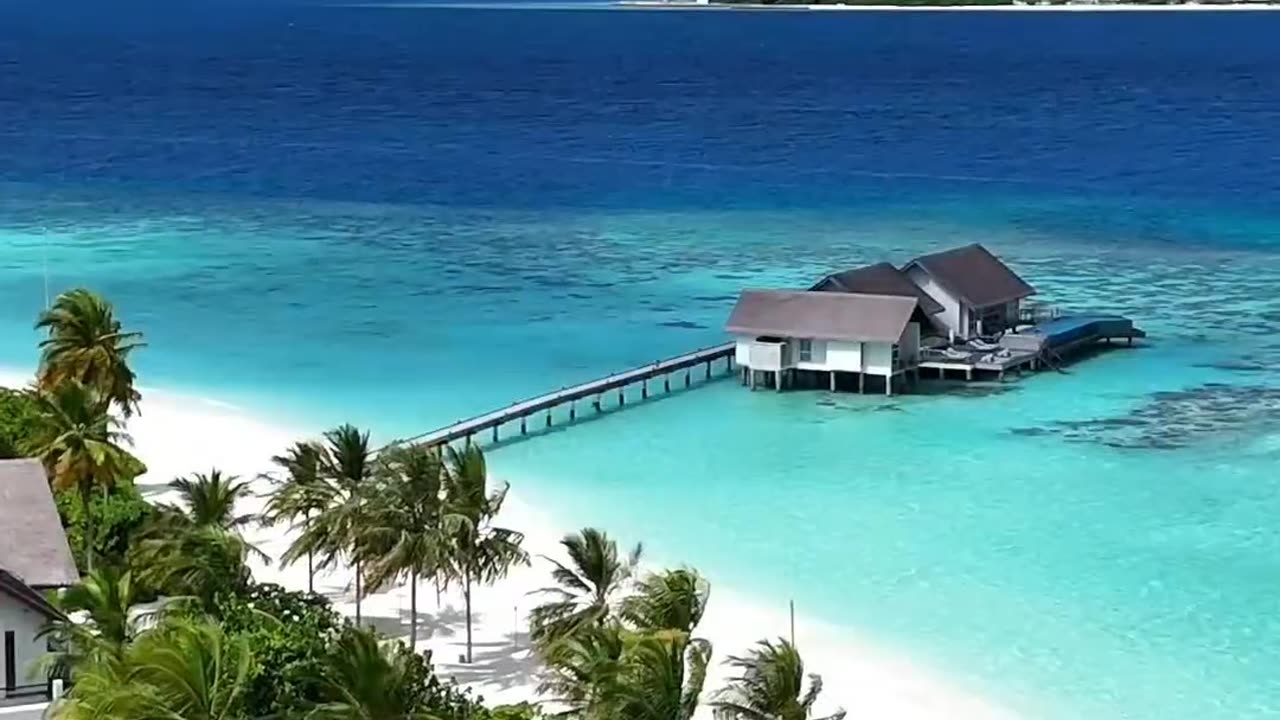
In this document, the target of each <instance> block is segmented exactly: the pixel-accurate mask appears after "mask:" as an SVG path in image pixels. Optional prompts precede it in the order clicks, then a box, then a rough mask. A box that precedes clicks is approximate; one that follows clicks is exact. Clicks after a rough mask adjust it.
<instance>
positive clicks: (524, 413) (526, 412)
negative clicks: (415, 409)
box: [393, 343, 734, 447]
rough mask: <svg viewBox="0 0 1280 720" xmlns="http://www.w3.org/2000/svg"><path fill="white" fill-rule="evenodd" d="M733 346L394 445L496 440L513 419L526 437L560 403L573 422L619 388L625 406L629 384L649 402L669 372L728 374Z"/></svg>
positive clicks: (556, 393) (687, 376) (667, 385)
mask: <svg viewBox="0 0 1280 720" xmlns="http://www.w3.org/2000/svg"><path fill="white" fill-rule="evenodd" d="M733 354H734V344H733V343H725V344H724V345H715V346H713V347H708V348H702V349H700V350H694V351H693V352H689V353H685V354H683V355H677V356H676V357H673V358H668V359H666V360H660V361H658V362H655V363H652V364H649V365H643V366H640V367H637V368H632V369H630V370H624V371H623V372H619V373H614V374H612V375H607V376H605V377H602V378H599V379H597V380H591V381H589V382H584V383H581V384H579V385H574V386H572V387H566V388H561V389H559V390H553V391H552V392H549V393H546V394H544V395H539V396H537V397H532V398H529V399H528V400H521V401H519V402H515V403H512V404H511V405H508V406H507V407H504V408H501V409H499V410H493V411H491V412H487V413H484V414H483V415H477V416H475V417H472V418H468V419H466V420H459V421H458V422H455V423H453V424H451V425H446V426H444V427H442V428H439V429H437V430H432V431H431V432H428V433H423V434H422V435H417V436H415V437H411V438H406V439H403V440H397V441H396V442H395V443H393V444H413V445H426V446H427V447H432V446H438V445H446V444H448V443H451V442H454V441H456V440H464V441H467V442H471V441H472V440H473V438H474V436H476V435H478V434H479V433H482V432H484V431H486V430H490V431H492V434H493V441H494V442H497V441H498V440H499V439H500V437H499V433H498V430H499V428H500V427H501V426H502V425H505V424H507V423H509V422H515V421H517V420H518V421H520V434H521V435H524V434H526V433H527V432H528V420H529V418H530V417H532V416H534V415H537V414H540V413H545V422H546V427H551V422H552V414H551V411H552V410H553V409H555V408H557V407H560V406H563V405H568V406H569V420H570V421H571V422H572V421H573V420H575V419H576V418H577V402H578V401H579V400H587V399H588V398H589V399H590V401H591V407H592V408H593V409H594V410H595V411H596V412H601V411H602V409H603V403H604V402H605V397H604V396H605V393H608V392H612V391H614V390H616V391H617V392H618V403H617V407H621V406H624V405H626V403H627V397H626V389H627V387H629V386H631V385H636V384H639V385H640V399H641V400H645V399H647V398H648V397H649V392H650V388H649V382H650V381H652V380H657V379H661V380H662V386H663V390H664V391H665V392H670V391H671V376H672V375H674V374H676V373H678V372H680V371H681V370H683V371H684V377H683V381H684V386H685V387H690V385H691V384H692V372H693V369H694V368H697V367H698V366H704V372H703V375H704V379H705V380H710V379H711V376H712V365H713V364H714V363H715V362H717V361H719V360H723V361H724V369H725V371H726V372H728V371H729V370H731V369H732V367H733Z"/></svg>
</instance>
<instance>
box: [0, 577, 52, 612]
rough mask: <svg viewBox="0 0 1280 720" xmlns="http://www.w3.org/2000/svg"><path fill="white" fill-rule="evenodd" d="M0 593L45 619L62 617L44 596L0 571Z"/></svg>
mask: <svg viewBox="0 0 1280 720" xmlns="http://www.w3.org/2000/svg"><path fill="white" fill-rule="evenodd" d="M0 593H2V594H5V595H8V596H9V597H11V598H13V599H14V600H17V601H18V602H20V603H22V604H23V605H26V606H27V607H29V608H31V609H32V610H35V611H36V612H39V613H40V614H42V615H44V616H45V617H47V618H50V619H52V618H57V617H63V614H62V611H61V610H59V609H58V608H56V607H54V605H53V603H51V602H49V600H48V599H47V598H46V597H45V596H44V595H42V594H41V593H40V592H39V591H37V590H33V589H32V588H31V586H29V585H27V584H26V583H24V582H22V581H21V580H19V579H18V578H16V577H14V575H13V574H12V573H10V572H7V571H5V570H0Z"/></svg>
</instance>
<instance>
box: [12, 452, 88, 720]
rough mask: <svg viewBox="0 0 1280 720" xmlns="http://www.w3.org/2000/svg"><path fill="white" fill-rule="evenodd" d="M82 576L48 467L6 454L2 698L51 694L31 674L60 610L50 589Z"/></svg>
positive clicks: (26, 697)
mask: <svg viewBox="0 0 1280 720" xmlns="http://www.w3.org/2000/svg"><path fill="white" fill-rule="evenodd" d="M79 579H80V576H79V573H78V572H77V571H76V564H75V562H74V560H72V557H71V549H70V547H69V546H68V545H67V537H66V535H65V533H64V532H63V530H62V521H61V520H60V519H59V517H58V510H57V507H56V506H55V505H54V502H53V494H52V493H51V492H50V491H49V481H48V479H47V478H46V477H45V472H44V468H43V467H42V466H41V465H40V463H39V462H38V461H36V460H0V643H2V645H0V704H6V701H8V702H14V701H22V700H24V699H28V700H32V699H34V700H46V699H47V697H48V686H47V683H45V682H44V681H43V680H40V679H33V678H32V676H31V670H32V668H33V667H34V666H35V665H36V663H37V662H38V661H39V660H40V658H41V657H43V656H44V654H45V652H47V650H48V648H47V647H46V642H45V639H44V638H42V637H39V633H40V630H41V628H43V627H44V625H45V623H47V622H48V621H49V620H50V619H51V618H54V617H57V616H58V610H57V609H56V608H54V607H53V605H52V604H50V603H49V601H48V600H47V599H46V598H45V595H44V592H45V591H47V590H50V589H54V588H61V587H67V586H69V585H74V584H75V583H76V582H78V581H79Z"/></svg>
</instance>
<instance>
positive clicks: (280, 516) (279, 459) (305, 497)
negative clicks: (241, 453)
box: [264, 442, 328, 593]
mask: <svg viewBox="0 0 1280 720" xmlns="http://www.w3.org/2000/svg"><path fill="white" fill-rule="evenodd" d="M323 452H324V450H323V448H321V447H320V445H318V444H317V443H314V442H298V443H295V444H294V445H293V447H291V448H289V449H288V450H287V451H285V454H283V455H276V456H275V457H273V458H271V462H273V463H275V464H276V465H278V466H279V467H280V468H281V469H283V470H284V471H285V473H286V478H285V479H284V481H283V482H282V483H281V484H280V486H279V487H278V488H277V489H276V490H275V492H273V493H272V495H271V499H270V500H269V501H268V502H267V508H266V512H265V513H264V516H265V519H266V520H267V522H269V523H277V522H290V523H296V522H297V521H298V520H299V518H301V520H302V528H303V529H304V530H305V529H306V528H308V527H309V526H310V525H311V517H312V516H313V515H316V514H318V513H319V512H320V511H322V510H324V508H325V506H326V503H327V500H328V495H327V494H326V493H325V485H324V479H323V478H321V476H320V459H321V456H322V454H323ZM315 576H316V569H315V553H314V552H311V551H308V552H307V592H310V593H314V592H315V591H316V588H315Z"/></svg>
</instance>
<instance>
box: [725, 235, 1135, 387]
mask: <svg viewBox="0 0 1280 720" xmlns="http://www.w3.org/2000/svg"><path fill="white" fill-rule="evenodd" d="M1035 292H1036V290H1035V288H1034V287H1032V286H1031V285H1030V284H1029V283H1027V282H1026V281H1025V280H1023V279H1022V278H1020V277H1018V274H1017V273H1015V272H1014V271H1013V270H1011V269H1010V268H1009V267H1008V266H1007V265H1005V264H1004V263H1003V262H1001V261H1000V259H999V258H997V257H996V256H995V255H992V254H991V252H990V251H988V250H987V249H986V248H985V247H983V246H982V245H979V244H976V243H975V244H972V245H965V246H963V247H957V248H952V249H950V250H944V251H942V252H936V253H931V254H928V255H921V256H920V257H917V258H915V259H913V260H910V261H908V262H907V263H906V264H905V265H903V266H902V267H896V266H894V265H892V264H890V263H887V262H880V263H876V264H873V265H867V266H864V267H857V268H852V269H849V270H844V271H841V272H836V273H832V274H830V275H827V276H825V277H823V278H822V279H820V280H818V282H816V283H814V284H813V285H812V286H811V287H810V288H809V289H808V290H744V291H743V292H742V294H741V295H740V296H739V298H738V303H737V305H736V306H735V307H734V309H733V313H732V315H730V317H729V321H728V322H727V323H726V324H725V330H726V331H727V332H728V333H729V334H731V335H733V336H734V338H735V339H734V348H733V350H734V355H733V358H734V360H735V361H736V363H737V365H738V367H739V369H740V372H741V376H742V382H743V384H746V385H750V386H751V387H752V388H755V387H756V386H757V385H760V384H764V385H770V386H772V387H774V388H775V389H778V390H782V389H784V388H788V387H827V388H830V389H831V390H832V391H834V390H837V389H841V388H842V387H845V386H848V385H853V384H856V387H857V389H858V391H859V392H864V391H865V390H866V387H867V378H872V384H873V385H874V386H875V389H876V390H879V389H880V388H883V389H884V392H885V394H892V393H893V389H894V385H895V384H897V383H898V382H899V380H903V379H912V378H914V379H919V377H920V371H921V369H926V370H931V371H936V373H937V375H938V376H939V377H945V375H946V373H948V372H962V373H963V374H964V377H965V378H966V379H972V378H973V377H974V374H975V372H986V373H991V374H994V375H995V376H996V377H998V378H1001V379H1003V378H1004V374H1005V372H1006V371H1013V372H1021V371H1022V369H1024V368H1030V369H1032V370H1034V369H1037V368H1038V367H1041V366H1049V367H1057V363H1058V361H1059V360H1061V354H1062V353H1063V352H1065V351H1068V350H1072V349H1075V348H1078V347H1084V346H1088V345H1091V344H1093V343H1095V342H1098V341H1107V342H1110V341H1111V340H1112V339H1117V338H1120V339H1125V340H1127V341H1128V342H1129V343H1130V344H1132V341H1133V339H1134V338H1140V337H1143V336H1144V333H1142V331H1140V330H1137V329H1136V328H1134V327H1133V323H1132V322H1131V321H1129V320H1128V319H1127V318H1123V317H1119V316H1097V315H1090V316H1079V317H1069V318H1060V317H1058V316H1057V315H1056V314H1055V315H1052V316H1050V318H1049V319H1050V322H1048V323H1042V324H1039V325H1037V324H1036V323H1035V321H1036V320H1038V319H1039V318H1038V317H1037V315H1038V310H1042V309H1043V308H1023V306H1022V303H1023V301H1024V300H1025V299H1026V298H1028V297H1030V296H1032V295H1034V294H1035ZM1024 310H1025V311H1026V312H1024ZM1028 320H1030V322H1027V321H1028Z"/></svg>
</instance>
